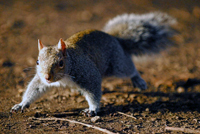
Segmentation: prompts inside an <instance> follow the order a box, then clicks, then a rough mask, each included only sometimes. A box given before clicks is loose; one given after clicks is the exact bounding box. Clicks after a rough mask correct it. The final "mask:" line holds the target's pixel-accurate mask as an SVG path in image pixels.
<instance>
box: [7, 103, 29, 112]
mask: <svg viewBox="0 0 200 134" xmlns="http://www.w3.org/2000/svg"><path fill="white" fill-rule="evenodd" d="M25 108H29V104H26V105H22V104H16V105H14V106H13V107H12V109H11V110H10V113H13V112H17V111H19V110H20V109H21V112H22V113H23V111H24V109H25Z"/></svg>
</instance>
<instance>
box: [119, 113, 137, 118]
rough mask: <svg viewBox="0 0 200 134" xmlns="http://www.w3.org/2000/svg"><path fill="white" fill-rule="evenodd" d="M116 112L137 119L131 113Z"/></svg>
mask: <svg viewBox="0 0 200 134" xmlns="http://www.w3.org/2000/svg"><path fill="white" fill-rule="evenodd" d="M117 113H118V114H122V115H125V116H127V117H131V118H133V119H135V120H137V118H136V117H134V116H132V115H128V114H125V113H122V112H117Z"/></svg>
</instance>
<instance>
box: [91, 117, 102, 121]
mask: <svg viewBox="0 0 200 134" xmlns="http://www.w3.org/2000/svg"><path fill="white" fill-rule="evenodd" d="M100 120H101V117H100V116H95V117H92V118H91V122H93V123H96V122H99V121H100Z"/></svg>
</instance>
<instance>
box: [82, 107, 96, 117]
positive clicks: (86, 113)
mask: <svg viewBox="0 0 200 134" xmlns="http://www.w3.org/2000/svg"><path fill="white" fill-rule="evenodd" d="M81 114H82V115H84V116H87V117H94V116H96V115H97V112H96V111H92V110H89V109H84V110H82V111H81Z"/></svg>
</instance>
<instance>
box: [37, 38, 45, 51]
mask: <svg viewBox="0 0 200 134" xmlns="http://www.w3.org/2000/svg"><path fill="white" fill-rule="evenodd" d="M43 47H44V45H43V44H42V42H41V40H39V39H38V50H39V51H40V50H41V49H42V48H43Z"/></svg>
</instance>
